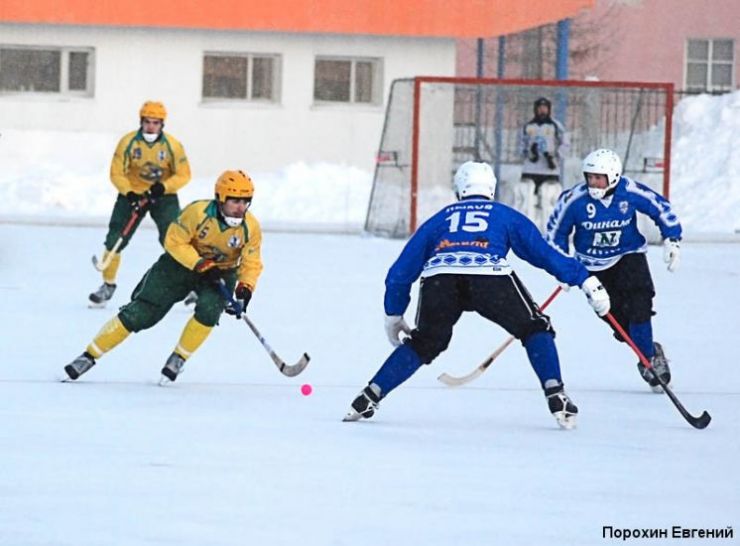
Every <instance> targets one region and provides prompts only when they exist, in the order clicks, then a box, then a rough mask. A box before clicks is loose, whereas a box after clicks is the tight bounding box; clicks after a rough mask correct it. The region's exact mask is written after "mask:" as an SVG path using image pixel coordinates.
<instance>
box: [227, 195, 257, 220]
mask: <svg viewBox="0 0 740 546" xmlns="http://www.w3.org/2000/svg"><path fill="white" fill-rule="evenodd" d="M249 203H251V200H250V199H237V198H235V197H227V198H226V201H225V202H224V204H223V205H221V211H222V212H223V213H224V216H231V217H232V218H239V217H240V216H244V213H245V212H247V209H248V208H249Z"/></svg>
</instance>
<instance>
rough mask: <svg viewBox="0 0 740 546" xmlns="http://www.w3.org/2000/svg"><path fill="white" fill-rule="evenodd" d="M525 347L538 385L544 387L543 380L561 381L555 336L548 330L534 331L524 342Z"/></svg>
mask: <svg viewBox="0 0 740 546" xmlns="http://www.w3.org/2000/svg"><path fill="white" fill-rule="evenodd" d="M524 348H525V349H527V356H528V357H529V362H530V364H532V369H533V370H534V373H536V374H537V377H538V378H539V380H540V385H542V388H545V381H547V380H548V379H556V380H557V381H558V382H562V379H561V377H560V359H558V351H557V349H556V348H555V336H553V335H552V334H551V333H550V332H536V333H534V334H532V335H531V336H529V337H528V338H527V340H526V341H525V342H524Z"/></svg>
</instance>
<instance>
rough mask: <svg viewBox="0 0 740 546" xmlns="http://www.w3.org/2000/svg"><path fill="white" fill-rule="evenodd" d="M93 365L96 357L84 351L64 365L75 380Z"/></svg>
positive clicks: (70, 376) (65, 369)
mask: <svg viewBox="0 0 740 546" xmlns="http://www.w3.org/2000/svg"><path fill="white" fill-rule="evenodd" d="M93 366H95V359H94V358H93V356H92V355H91V354H90V353H87V352H84V353H82V354H81V355H80V356H78V357H77V358H75V359H74V360H73V361H72V362H70V363H69V364H67V365H66V366H65V367H64V371H65V372H67V375H68V376H69V378H70V379H71V380H73V381H74V380H75V379H77V378H78V377H80V376H81V375H82V374H83V373H85V372H86V371H88V370H89V369H90V368H92V367H93Z"/></svg>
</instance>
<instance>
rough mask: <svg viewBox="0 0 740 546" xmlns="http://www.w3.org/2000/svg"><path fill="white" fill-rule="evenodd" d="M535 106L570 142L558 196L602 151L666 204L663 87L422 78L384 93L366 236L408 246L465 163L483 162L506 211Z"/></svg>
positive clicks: (669, 93)
mask: <svg viewBox="0 0 740 546" xmlns="http://www.w3.org/2000/svg"><path fill="white" fill-rule="evenodd" d="M539 97H546V98H548V99H549V100H550V102H551V103H552V117H553V118H554V119H557V120H559V121H560V122H561V123H563V125H564V126H565V130H566V131H567V132H568V135H569V140H570V149H569V151H568V152H567V154H566V156H565V157H564V158H563V161H562V163H561V180H562V182H563V187H566V188H567V187H570V186H573V185H574V184H576V183H578V182H580V181H581V180H582V175H581V172H580V168H581V161H582V159H583V157H585V156H586V155H587V154H588V153H589V152H590V151H592V150H593V149H596V148H602V147H603V148H611V149H613V150H615V151H616V152H617V153H618V154H619V155H620V157H621V158H622V160H623V163H624V174H625V175H626V176H629V177H632V178H635V179H637V180H639V181H641V182H643V183H646V184H648V185H649V186H650V187H652V188H653V189H655V190H656V191H658V192H659V193H662V194H663V195H664V196H666V197H668V194H669V190H670V157H671V124H672V115H673V84H671V83H649V82H601V81H576V80H506V79H477V78H452V77H427V76H420V77H416V78H409V79H400V80H395V81H394V82H393V83H392V85H391V91H390V95H389V99H388V104H387V107H386V116H385V122H384V125H383V132H382V136H381V141H380V146H379V149H378V154H377V160H376V166H375V174H374V177H373V188H372V193H371V197H370V203H369V206H368V211H367V216H366V221H365V230H366V231H367V232H369V233H373V234H377V235H381V236H387V237H407V236H408V235H409V234H410V233H412V232H413V231H414V230H415V229H416V227H417V226H418V225H419V224H420V223H421V222H423V221H424V220H425V219H426V218H428V217H429V216H430V215H431V214H433V213H434V212H436V211H437V210H438V209H439V208H441V207H442V206H444V205H445V204H448V203H449V202H451V201H452V200H453V199H454V195H453V192H452V176H453V174H454V172H455V170H456V169H457V167H458V166H459V165H460V164H462V163H463V162H465V161H468V160H477V161H486V162H489V163H491V165H492V166H493V167H494V170H495V172H496V175H497V178H498V180H499V185H498V187H497V196H496V198H497V199H498V200H500V201H502V202H504V203H507V204H511V202H512V200H513V185H514V184H516V183H517V182H518V181H519V178H520V176H521V164H522V159H523V156H522V152H521V150H520V145H519V135H520V132H521V130H522V127H523V125H524V124H525V123H526V122H528V121H529V120H531V119H532V117H533V103H534V101H535V100H536V99H537V98H539Z"/></svg>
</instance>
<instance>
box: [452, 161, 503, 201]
mask: <svg viewBox="0 0 740 546" xmlns="http://www.w3.org/2000/svg"><path fill="white" fill-rule="evenodd" d="M495 193H496V175H495V174H493V169H492V168H491V166H490V165H489V164H488V163H478V162H476V161H466V162H465V163H463V164H462V165H460V167H459V168H458V169H457V172H456V173H455V195H457V198H458V199H464V198H465V197H471V196H473V195H479V196H480V197H485V198H486V199H493V196H494V194H495Z"/></svg>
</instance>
